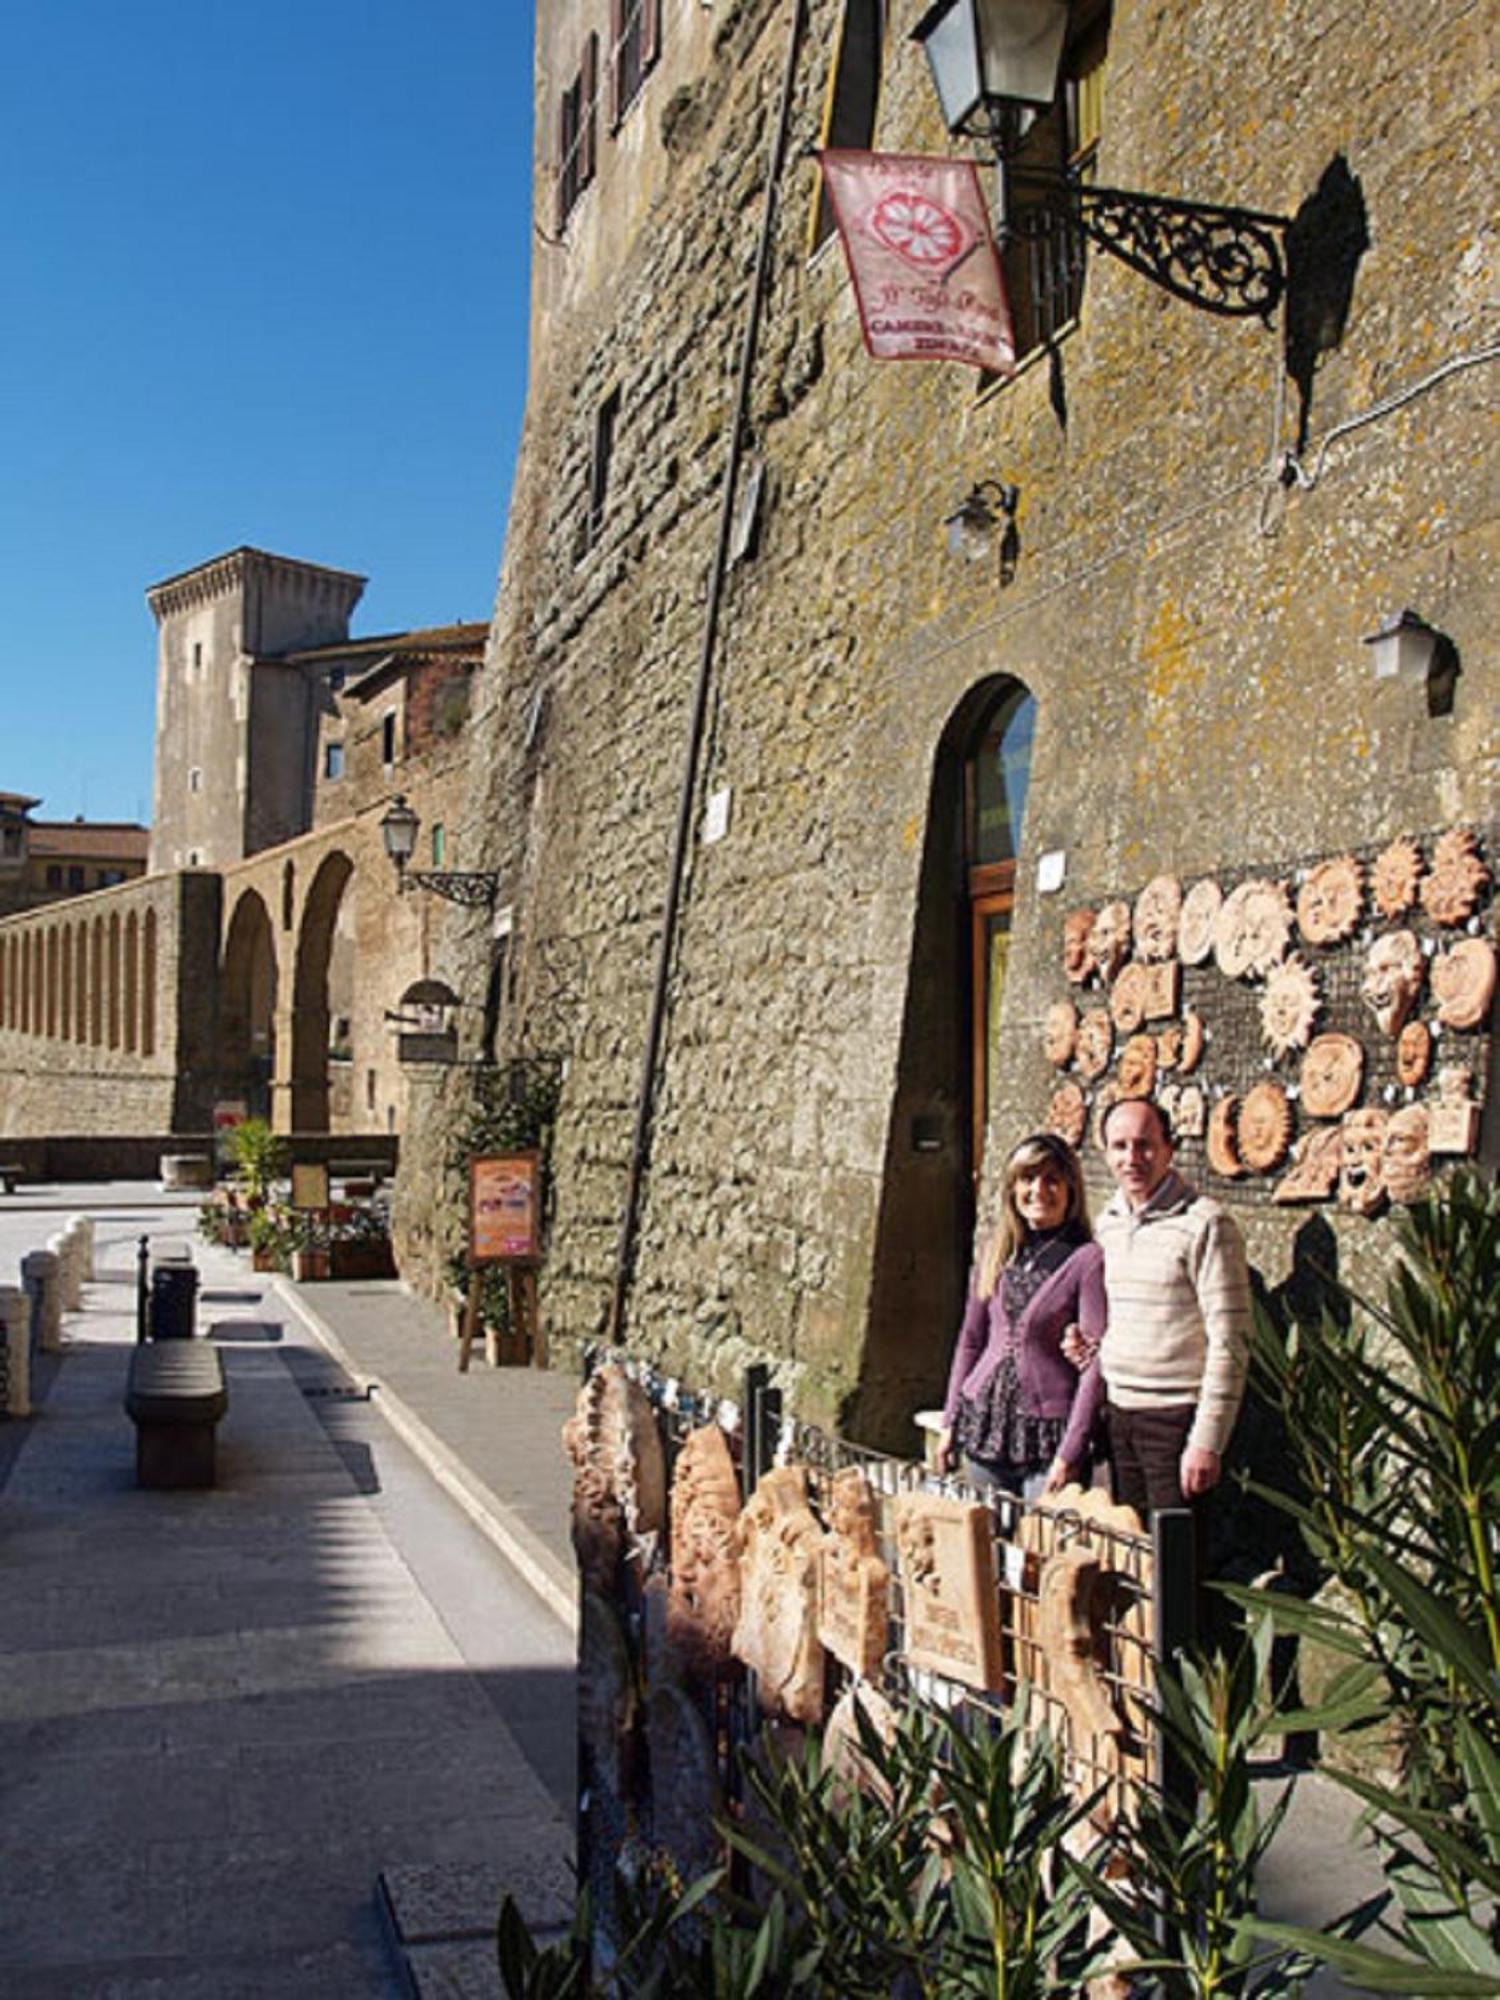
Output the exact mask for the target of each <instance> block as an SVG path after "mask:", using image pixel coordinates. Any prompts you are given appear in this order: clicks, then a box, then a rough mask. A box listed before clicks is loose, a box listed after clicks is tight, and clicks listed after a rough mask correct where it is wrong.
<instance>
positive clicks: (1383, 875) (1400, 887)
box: [1370, 833, 1422, 917]
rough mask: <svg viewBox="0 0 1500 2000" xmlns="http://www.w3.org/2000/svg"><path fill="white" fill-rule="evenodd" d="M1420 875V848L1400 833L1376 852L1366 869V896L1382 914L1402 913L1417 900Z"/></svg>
mask: <svg viewBox="0 0 1500 2000" xmlns="http://www.w3.org/2000/svg"><path fill="white" fill-rule="evenodd" d="M1421 879H1422V850H1421V848H1419V847H1418V845H1417V843H1416V842H1415V841H1414V840H1412V839H1411V838H1410V837H1409V836H1408V835H1406V834H1404V833H1403V834H1401V835H1399V836H1398V838H1397V839H1395V840H1393V841H1392V842H1391V843H1390V845H1389V846H1388V847H1385V848H1383V849H1382V850H1381V852H1380V853H1379V854H1378V855H1377V856H1376V860H1375V866H1374V867H1373V868H1372V869H1371V871H1370V896H1371V900H1372V901H1373V903H1374V905H1375V908H1376V911H1377V913H1378V914H1379V915H1380V916H1382V917H1402V916H1405V914H1406V912H1407V911H1408V910H1409V909H1410V908H1411V907H1412V905H1413V904H1414V903H1415V902H1416V900H1417V885H1418V883H1420V881H1421Z"/></svg>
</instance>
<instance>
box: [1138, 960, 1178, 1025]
mask: <svg viewBox="0 0 1500 2000" xmlns="http://www.w3.org/2000/svg"><path fill="white" fill-rule="evenodd" d="M1181 999H1182V964H1181V961H1180V960H1179V959H1175V958H1167V959H1163V960H1161V961H1160V963H1158V964H1156V965H1148V966H1147V967H1146V1019H1147V1020H1148V1021H1167V1020H1170V1019H1171V1017H1172V1016H1173V1015H1174V1014H1175V1013H1176V1012H1177V1009H1178V1006H1179V1004H1180V1002H1181Z"/></svg>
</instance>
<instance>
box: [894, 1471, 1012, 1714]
mask: <svg viewBox="0 0 1500 2000" xmlns="http://www.w3.org/2000/svg"><path fill="white" fill-rule="evenodd" d="M895 1504H896V1550H897V1561H898V1564H899V1569H900V1576H901V1582H902V1585H903V1587H904V1590H905V1593H906V1657H907V1659H908V1661H909V1662H910V1664H911V1665H912V1666H914V1667H924V1668H926V1669H927V1670H928V1671H929V1672H931V1673H935V1674H943V1675H945V1676H946V1677H947V1678H948V1679H949V1680H955V1681H962V1682H963V1683H964V1685H965V1686H966V1687H975V1688H990V1689H998V1688H999V1686H1000V1683H1001V1668H1002V1665H1003V1662H1002V1659H1001V1650H1000V1609H999V1600H998V1598H997V1596H996V1582H995V1550H994V1542H993V1540H992V1533H993V1525H994V1517H993V1515H992V1514H991V1513H990V1510H989V1508H988V1507H984V1506H980V1505H978V1504H977V1503H975V1502H970V1501H966V1500H949V1499H946V1498H944V1497H942V1496H940V1495H938V1494H935V1493H903V1494H901V1495H900V1497H899V1498H898V1499H897V1501H896V1503H895Z"/></svg>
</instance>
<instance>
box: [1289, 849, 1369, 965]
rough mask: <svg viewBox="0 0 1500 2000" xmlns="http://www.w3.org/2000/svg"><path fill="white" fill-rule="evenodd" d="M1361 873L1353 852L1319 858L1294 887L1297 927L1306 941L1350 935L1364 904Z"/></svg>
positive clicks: (1321, 941)
mask: <svg viewBox="0 0 1500 2000" xmlns="http://www.w3.org/2000/svg"><path fill="white" fill-rule="evenodd" d="M1364 893H1365V889H1364V874H1363V871H1362V870H1361V868H1360V865H1359V863H1358V862H1357V861H1356V860H1355V858H1354V856H1353V855H1352V854H1341V855H1340V856H1339V857H1338V859H1337V860H1336V861H1320V862H1319V863H1318V865H1317V867H1316V868H1314V869H1312V870H1310V872H1309V874H1308V877H1307V880H1306V881H1305V882H1304V883H1303V884H1302V887H1301V888H1300V889H1299V890H1298V891H1297V928H1298V930H1299V931H1301V933H1302V935H1303V936H1304V937H1305V938H1306V939H1307V942H1308V943H1309V944H1340V943H1342V942H1343V940H1344V939H1345V938H1347V937H1352V936H1353V935H1354V932H1355V930H1356V928H1357V927H1358V924H1359V915H1360V911H1361V909H1362V908H1363V906H1364Z"/></svg>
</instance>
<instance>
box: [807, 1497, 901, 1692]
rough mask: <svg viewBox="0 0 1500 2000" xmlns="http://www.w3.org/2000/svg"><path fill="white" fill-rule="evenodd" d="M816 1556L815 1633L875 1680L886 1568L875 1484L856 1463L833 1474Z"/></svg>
mask: <svg viewBox="0 0 1500 2000" xmlns="http://www.w3.org/2000/svg"><path fill="white" fill-rule="evenodd" d="M828 1515H829V1520H828V1533H827V1534H826V1535H825V1536H824V1538H823V1547H822V1549H821V1551H820V1553H819V1557H818V1637H819V1638H820V1639H821V1640H822V1641H823V1644H824V1646H825V1647H826V1648H827V1649H828V1651H829V1652H830V1653H832V1655H833V1657H834V1658H835V1659H836V1660H839V1661H841V1662H842V1663H843V1665H844V1666H846V1667H848V1668H849V1670H850V1671H851V1673H856V1674H860V1675H862V1676H863V1677H864V1678H865V1679H866V1680H874V1679H875V1678H876V1677H877V1675H878V1674H879V1672H880V1667H881V1662H882V1661H883V1660H884V1658H885V1652H886V1625H887V1622H888V1620H889V1617H890V1581H891V1573H890V1571H889V1569H888V1568H887V1567H886V1565H885V1564H884V1563H883V1562H882V1561H881V1559H880V1551H879V1549H878V1547H877V1537H878V1533H879V1525H880V1521H879V1509H878V1503H877V1501H876V1498H875V1490H874V1488H873V1487H872V1486H871V1484H870V1482H869V1480H868V1479H866V1477H865V1475H864V1474H863V1472H861V1471H860V1469H859V1467H858V1466H857V1465H851V1466H846V1467H845V1469H844V1470H843V1471H842V1472H840V1473H837V1474H836V1475H835V1476H834V1479H833V1481H832V1484H831V1485H830V1487H829V1493H828Z"/></svg>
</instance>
